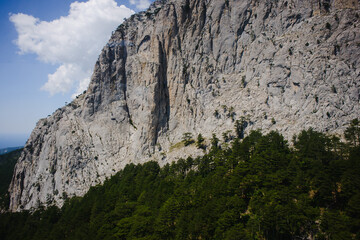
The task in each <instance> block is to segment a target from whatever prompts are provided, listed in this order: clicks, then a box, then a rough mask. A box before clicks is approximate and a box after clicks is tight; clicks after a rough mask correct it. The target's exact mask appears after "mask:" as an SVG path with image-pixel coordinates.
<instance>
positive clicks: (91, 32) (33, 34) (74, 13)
mask: <svg viewBox="0 0 360 240" xmlns="http://www.w3.org/2000/svg"><path fill="white" fill-rule="evenodd" d="M133 13H134V11H132V10H131V9H129V8H127V7H125V6H124V5H121V6H118V5H117V3H116V2H115V0H89V1H87V2H74V3H72V4H71V5H70V11H69V14H68V16H65V17H60V18H59V19H56V20H53V21H50V22H46V21H41V20H40V19H38V18H35V17H33V16H30V15H27V14H23V13H18V14H12V15H10V21H11V22H13V23H14V24H15V28H16V30H17V32H18V38H17V40H16V44H17V46H18V47H19V49H20V54H25V53H35V54H36V55H37V56H38V59H39V60H41V61H43V62H46V63H52V64H59V65H60V66H59V67H58V69H57V70H56V72H55V73H53V74H49V75H48V81H47V83H46V84H45V85H44V86H43V87H42V89H43V90H46V91H48V92H50V94H56V93H61V92H62V93H65V92H69V91H70V90H72V89H74V87H75V86H76V85H77V90H76V93H80V92H82V91H83V90H85V89H86V87H87V85H88V83H89V79H90V75H91V73H92V68H93V66H94V64H95V61H96V59H97V57H98V55H99V54H100V51H101V49H102V47H103V46H104V45H105V44H106V42H107V41H108V39H109V38H110V34H111V32H112V31H113V30H115V29H116V27H117V26H118V25H119V24H120V23H121V22H122V21H123V19H124V18H127V17H129V16H130V15H131V14H133Z"/></svg>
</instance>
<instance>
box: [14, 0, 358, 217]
mask: <svg viewBox="0 0 360 240" xmlns="http://www.w3.org/2000/svg"><path fill="white" fill-rule="evenodd" d="M358 9H359V2H358V1H352V0H304V1H297V0H287V1H285V0H279V1H271V0H265V1H259V0H181V1H180V0H176V1H175V0H168V1H156V2H155V3H154V4H153V5H152V6H151V7H150V8H149V10H147V11H146V12H141V13H138V14H135V15H133V16H132V17H131V18H130V19H128V20H126V21H125V22H124V23H123V24H122V25H120V26H119V27H118V29H117V30H116V31H115V32H114V34H113V35H112V37H111V39H110V40H109V42H108V44H107V45H106V46H105V47H104V49H103V51H102V52H101V54H100V56H99V59H98V61H97V63H96V65H95V70H94V73H93V76H92V80H91V83H90V86H89V88H88V90H87V91H86V92H85V93H84V94H82V95H81V96H79V97H78V98H77V99H75V100H74V101H73V102H72V103H70V104H68V105H67V106H65V107H63V108H61V109H58V110H57V111H56V112H55V113H54V114H53V115H52V116H50V117H48V118H46V119H42V120H40V121H39V122H38V124H37V126H36V128H35V129H34V131H33V133H32V134H31V136H30V138H29V140H28V142H27V144H26V146H25V149H24V151H23V154H22V156H21V157H20V159H19V161H18V163H17V165H16V169H15V173H14V176H13V180H12V183H11V186H10V189H9V190H10V193H11V205H10V208H11V210H12V211H18V210H21V209H30V208H33V207H34V208H36V207H38V206H39V205H48V204H56V205H62V204H63V202H64V199H65V198H66V197H69V196H74V195H80V196H81V195H83V194H84V193H85V192H86V191H87V190H88V189H89V187H90V186H92V185H95V184H98V183H101V182H103V181H104V180H105V178H106V177H108V176H110V175H112V174H114V173H115V172H117V171H118V170H120V169H121V168H123V167H124V166H125V165H126V164H127V163H141V162H145V161H148V160H157V161H159V162H160V164H165V163H168V162H170V161H174V160H176V159H177V158H179V157H182V156H187V155H193V156H194V155H199V154H202V151H201V150H199V149H196V147H195V146H188V147H184V146H183V145H182V144H181V141H182V136H183V134H184V133H186V132H191V133H193V135H194V136H196V135H197V134H198V133H201V134H202V135H203V136H205V138H206V139H209V138H211V135H212V133H216V134H218V136H220V134H221V133H223V132H225V131H230V132H229V134H234V133H233V132H231V131H232V130H233V129H234V121H236V120H237V119H243V120H244V121H246V122H247V128H246V131H250V130H252V129H258V128H261V129H263V130H264V131H270V130H278V131H280V132H281V133H283V134H284V135H285V136H287V137H291V136H292V135H293V134H296V133H298V131H299V130H301V129H304V128H309V127H313V128H314V129H316V130H319V131H324V132H331V133H337V132H341V131H343V129H344V128H345V127H346V125H347V124H348V123H349V121H350V120H351V119H354V118H356V117H358V116H359V114H360V105H359V94H360V92H359V89H360V88H359V84H360V81H359V80H360V77H359V75H360V65H359V59H360V28H359V27H360V18H359V14H360V12H359V10H358Z"/></svg>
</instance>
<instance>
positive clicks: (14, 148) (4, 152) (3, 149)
mask: <svg viewBox="0 0 360 240" xmlns="http://www.w3.org/2000/svg"><path fill="white" fill-rule="evenodd" d="M23 147H24V146H20V147H9V148H2V149H0V155H2V154H6V153H9V152H12V151H15V150H17V149H20V148H23Z"/></svg>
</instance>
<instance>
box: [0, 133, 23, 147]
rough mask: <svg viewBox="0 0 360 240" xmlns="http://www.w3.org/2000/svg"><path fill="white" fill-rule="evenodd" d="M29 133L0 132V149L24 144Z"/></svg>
mask: <svg viewBox="0 0 360 240" xmlns="http://www.w3.org/2000/svg"><path fill="white" fill-rule="evenodd" d="M29 136H30V134H0V149H4V148H13V147H19V146H24V145H25V143H26V141H27V139H28V138H29Z"/></svg>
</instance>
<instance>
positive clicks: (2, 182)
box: [0, 149, 22, 210]
mask: <svg viewBox="0 0 360 240" xmlns="http://www.w3.org/2000/svg"><path fill="white" fill-rule="evenodd" d="M21 152H22V149H19V150H15V151H12V152H10V153H6V154H3V155H0V210H1V209H4V208H6V207H8V206H9V195H8V188H9V184H10V182H11V178H12V175H13V172H14V167H15V164H16V161H17V160H18V159H19V157H20V154H21Z"/></svg>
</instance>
